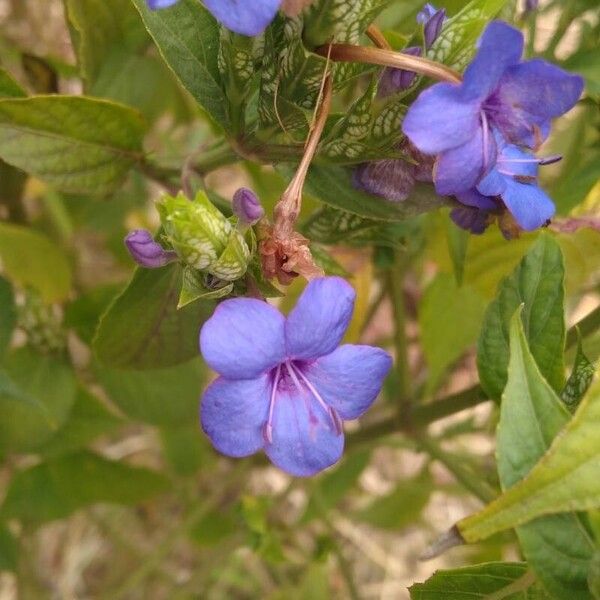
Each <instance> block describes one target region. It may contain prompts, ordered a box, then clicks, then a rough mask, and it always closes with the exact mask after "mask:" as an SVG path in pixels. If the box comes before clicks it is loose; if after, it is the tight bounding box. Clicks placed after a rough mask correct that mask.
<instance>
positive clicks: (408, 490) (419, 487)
mask: <svg viewBox="0 0 600 600" xmlns="http://www.w3.org/2000/svg"><path fill="white" fill-rule="evenodd" d="M432 491H433V483H432V481H431V478H430V477H429V474H428V473H422V474H421V475H419V476H418V477H415V478H413V479H410V480H405V481H402V482H401V483H400V484H398V487H396V488H395V489H394V490H393V491H392V492H391V493H389V494H387V495H386V496H383V497H381V498H376V499H375V500H374V501H373V502H372V503H371V504H369V506H367V507H366V508H365V509H364V510H362V511H361V512H360V513H358V514H357V515H356V517H357V518H358V519H359V520H361V521H365V522H366V523H369V524H370V525H374V526H375V527H379V528H381V529H385V530H392V529H403V528H404V527H407V526H408V525H411V524H414V523H415V522H416V521H418V520H419V517H420V515H421V511H422V510H423V509H424V508H425V505H426V504H427V502H428V501H429V497H430V496H431V492H432Z"/></svg>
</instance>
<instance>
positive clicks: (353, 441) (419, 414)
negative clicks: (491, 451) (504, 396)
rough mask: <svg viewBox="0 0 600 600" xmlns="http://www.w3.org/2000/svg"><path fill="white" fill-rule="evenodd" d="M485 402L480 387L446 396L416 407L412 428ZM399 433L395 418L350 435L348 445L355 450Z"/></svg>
mask: <svg viewBox="0 0 600 600" xmlns="http://www.w3.org/2000/svg"><path fill="white" fill-rule="evenodd" d="M483 402H488V398H487V397H486V395H485V393H484V391H483V390H482V389H481V388H480V387H479V386H473V387H471V388H467V389H466V390H463V391H462V392H458V393H457V394H452V395H450V396H446V397H445V398H442V399H441V400H436V401H435V402H430V403H429V404H425V405H423V406H416V407H415V408H414V409H413V411H412V415H411V417H412V419H411V426H412V427H413V428H415V429H421V428H425V427H427V425H429V424H430V423H433V422H434V421H437V420H439V419H444V418H445V417H449V416H450V415H453V414H455V413H457V412H460V411H461V410H465V409H467V408H472V407H474V406H477V405H478V404H481V403H483ZM399 431H402V428H401V427H399V426H398V419H397V418H396V417H395V416H394V417H391V418H389V419H386V420H385V421H381V422H380V423H375V424H374V425H370V426H368V427H365V428H364V429H361V430H359V431H357V432H356V433H352V434H350V435H349V436H348V444H347V445H348V448H350V447H353V448H354V447H356V446H359V445H362V444H368V443H370V442H372V441H373V440H377V439H380V438H381V437H384V436H387V435H392V434H394V433H398V432H399Z"/></svg>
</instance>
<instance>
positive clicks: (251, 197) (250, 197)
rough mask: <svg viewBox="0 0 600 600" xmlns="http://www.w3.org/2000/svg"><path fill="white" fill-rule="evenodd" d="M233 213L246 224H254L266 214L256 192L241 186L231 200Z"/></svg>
mask: <svg viewBox="0 0 600 600" xmlns="http://www.w3.org/2000/svg"><path fill="white" fill-rule="evenodd" d="M231 205H232V209H233V214H234V215H235V216H236V217H237V218H238V219H239V220H240V223H242V224H244V225H254V224H255V223H258V221H260V220H261V219H262V218H263V217H264V216H265V209H264V208H263V207H262V205H261V203H260V200H259V199H258V198H257V196H256V194H255V193H254V192H253V191H252V190H249V189H248V188H240V189H239V190H237V191H236V192H235V194H234V195H233V200H232V201H231Z"/></svg>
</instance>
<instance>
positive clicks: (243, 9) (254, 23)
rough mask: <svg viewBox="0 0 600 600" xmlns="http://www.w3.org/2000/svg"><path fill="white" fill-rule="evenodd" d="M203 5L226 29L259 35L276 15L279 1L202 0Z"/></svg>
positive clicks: (243, 33)
mask: <svg viewBox="0 0 600 600" xmlns="http://www.w3.org/2000/svg"><path fill="white" fill-rule="evenodd" d="M204 4H205V5H206V8H208V10H210V12H211V13H212V14H213V16H214V17H215V19H217V21H219V23H222V24H223V25H224V26H225V27H227V29H231V31H235V32H236V33H241V34H242V35H259V34H261V33H262V32H263V31H264V30H265V28H266V27H267V25H268V24H269V23H270V22H271V21H272V20H273V18H274V17H275V15H276V14H277V11H278V10H279V6H280V5H281V0H204Z"/></svg>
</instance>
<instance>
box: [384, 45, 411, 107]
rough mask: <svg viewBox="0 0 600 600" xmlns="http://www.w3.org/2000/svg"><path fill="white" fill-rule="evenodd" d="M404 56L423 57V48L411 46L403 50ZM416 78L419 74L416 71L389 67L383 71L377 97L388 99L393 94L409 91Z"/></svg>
mask: <svg viewBox="0 0 600 600" xmlns="http://www.w3.org/2000/svg"><path fill="white" fill-rule="evenodd" d="M402 54H408V55H409V56H421V48H418V47H417V46H410V47H409V48H405V49H404V50H402ZM416 76H417V74H416V73H415V72H414V71H407V70H406V69H394V68H392V67H387V68H386V69H384V70H383V73H382V74H381V78H380V79H379V87H378V88H377V95H378V96H379V98H386V97H387V96H391V95H392V94H396V93H398V92H402V91H404V90H407V89H408V88H409V87H410V86H411V85H412V84H413V81H414V80H415V77H416Z"/></svg>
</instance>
